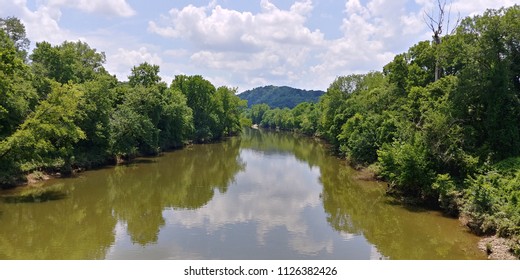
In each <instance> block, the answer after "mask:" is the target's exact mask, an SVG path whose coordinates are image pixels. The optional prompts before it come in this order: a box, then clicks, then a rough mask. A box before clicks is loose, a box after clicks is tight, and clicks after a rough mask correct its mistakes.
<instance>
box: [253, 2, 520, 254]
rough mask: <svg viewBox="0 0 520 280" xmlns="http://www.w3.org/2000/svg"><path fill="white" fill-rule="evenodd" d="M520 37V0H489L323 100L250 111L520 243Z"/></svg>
mask: <svg viewBox="0 0 520 280" xmlns="http://www.w3.org/2000/svg"><path fill="white" fill-rule="evenodd" d="M441 39H442V40H441ZM519 46H520V6H513V7H511V8H508V9H499V10H488V11H486V12H485V13H484V14H483V15H479V16H474V17H469V18H466V19H464V20H463V21H461V23H460V25H459V26H458V27H457V29H456V30H455V31H454V32H453V33H452V34H450V35H446V36H444V37H442V38H439V40H438V41H436V42H429V41H424V42H419V43H418V44H416V45H414V46H413V47H411V48H410V49H409V50H408V51H407V52H406V53H403V54H399V55H397V56H396V57H395V58H394V60H393V61H392V62H390V63H389V64H387V65H386V66H385V67H384V68H383V71H382V72H372V73H368V74H365V75H349V76H346V77H339V78H337V79H336V80H335V81H334V82H333V83H332V84H331V85H330V87H329V88H328V89H327V92H326V94H325V95H323V96H322V97H321V99H320V101H319V103H318V104H310V103H302V104H300V105H298V106H296V107H295V108H294V109H292V110H289V109H279V108H274V109H271V108H269V107H268V106H266V105H253V106H252V108H251V110H250V111H249V112H248V114H249V116H250V117H251V119H252V120H253V122H254V123H258V124H260V125H261V126H264V127H269V128H277V129H287V130H297V131H301V132H303V133H306V134H311V135H316V136H320V137H323V138H325V139H327V140H328V141H329V142H330V143H331V144H332V146H333V148H334V149H335V151H336V152H337V153H339V154H340V155H342V156H345V157H346V158H347V159H348V160H349V161H350V162H351V163H352V164H354V165H360V166H369V165H371V167H372V168H373V169H375V170H379V176H381V177H382V178H383V179H385V180H386V181H388V183H389V191H391V192H392V193H396V194H399V195H402V196H408V197H413V198H416V199H419V200H421V201H423V202H424V203H427V204H430V205H437V206H439V207H441V208H442V209H444V210H445V211H446V212H447V213H450V214H453V215H461V216H463V217H464V219H465V220H467V224H468V226H470V227H471V228H472V229H473V230H474V231H475V232H478V233H495V232H496V233H498V234H499V235H500V236H503V237H509V238H513V239H514V240H516V242H517V243H516V244H517V245H516V246H517V247H516V248H515V250H516V251H517V253H519V252H520V249H519V248H520V243H518V238H519V236H520V206H519V205H520V204H519V198H520V196H519V195H520V173H519V170H520V157H519V156H520V126H519V123H520V68H519V65H520V48H519ZM437 71H438V72H437Z"/></svg>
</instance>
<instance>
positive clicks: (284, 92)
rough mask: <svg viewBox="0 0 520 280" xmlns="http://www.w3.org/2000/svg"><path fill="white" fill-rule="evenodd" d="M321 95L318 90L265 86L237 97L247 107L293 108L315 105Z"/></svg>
mask: <svg viewBox="0 0 520 280" xmlns="http://www.w3.org/2000/svg"><path fill="white" fill-rule="evenodd" d="M323 94H324V92H323V91H319V90H302V89H296V88H291V87H277V86H265V87H258V88H255V89H251V90H247V91H244V92H242V93H241V94H239V95H238V96H239V97H240V98H241V99H243V100H247V103H248V104H249V107H251V106H253V105H256V104H263V103H265V104H267V105H269V107H271V108H286V107H287V108H294V107H296V105H298V104H300V103H302V102H310V103H316V102H318V100H319V99H320V97H321V96H322V95H323Z"/></svg>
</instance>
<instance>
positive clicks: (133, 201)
mask: <svg viewBox="0 0 520 280" xmlns="http://www.w3.org/2000/svg"><path fill="white" fill-rule="evenodd" d="M239 146H240V139H239V138H231V139H228V140H227V141H224V142H222V143H217V144H205V145H194V146H191V147H188V148H185V149H183V150H179V151H175V152H173V153H170V154H167V155H165V156H163V157H162V158H160V159H158V160H159V161H160V164H142V165H136V166H120V167H117V168H116V170H115V172H113V173H112V175H111V176H109V180H108V181H109V189H110V200H111V204H112V205H113V209H114V213H115V215H116V217H117V218H118V219H120V220H123V221H126V223H127V227H128V232H129V234H130V236H131V237H132V240H133V241H134V242H137V243H139V244H141V245H145V244H148V243H151V242H156V241H157V237H158V233H159V230H160V228H161V226H163V225H164V223H165V222H164V218H163V215H162V211H163V210H164V209H165V208H174V209H197V208H200V207H202V206H204V205H206V204H207V203H208V202H209V201H210V200H211V199H212V198H213V195H214V190H215V189H218V190H219V192H221V193H224V192H226V191H227V188H228V186H229V184H231V183H232V182H233V180H234V178H235V176H236V174H238V172H240V171H241V170H243V169H244V168H245V164H244V163H243V162H242V161H241V159H240V157H239Z"/></svg>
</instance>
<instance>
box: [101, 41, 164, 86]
mask: <svg viewBox="0 0 520 280" xmlns="http://www.w3.org/2000/svg"><path fill="white" fill-rule="evenodd" d="M143 62H148V63H150V64H156V65H159V66H160V65H161V64H163V60H162V59H161V57H160V56H159V55H158V54H157V53H153V52H151V51H149V50H148V49H147V48H146V47H140V48H139V49H137V50H132V49H125V48H118V49H117V52H116V53H114V54H107V66H106V68H107V70H108V71H109V72H110V73H112V74H115V75H117V77H118V78H119V79H122V80H126V78H127V76H128V75H129V73H130V70H131V69H132V67H134V66H138V65H139V64H141V63H143Z"/></svg>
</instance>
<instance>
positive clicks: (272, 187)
mask: <svg viewBox="0 0 520 280" xmlns="http://www.w3.org/2000/svg"><path fill="white" fill-rule="evenodd" d="M241 157H242V158H243V159H244V161H245V162H247V169H246V172H242V173H240V174H238V175H237V177H236V181H235V183H233V184H232V185H231V186H230V187H229V188H228V192H227V193H225V194H216V195H215V196H214V198H213V199H212V200H211V201H210V202H209V203H208V204H207V205H205V206H204V207H202V208H200V209H197V210H196V211H165V212H164V216H165V220H166V224H169V225H172V224H176V225H182V226H183V227H185V228H204V229H205V230H206V233H207V234H214V233H215V232H216V231H219V230H221V229H223V228H226V227H228V226H230V225H232V224H238V223H248V222H255V224H256V240H257V242H258V243H259V245H265V242H266V240H265V239H266V235H267V234H269V232H270V231H272V230H273V229H275V228H277V227H283V228H285V229H286V230H287V232H288V234H289V236H290V238H289V244H290V246H291V247H292V249H293V250H296V251H298V252H300V253H302V254H307V255H312V254H315V253H317V252H319V251H321V250H324V249H325V250H326V252H329V253H330V252H332V247H333V241H332V240H331V239H330V238H327V239H326V240H321V239H320V237H321V236H313V235H311V233H310V230H309V227H308V221H307V220H308V217H305V216H304V215H303V212H304V210H305V209H306V208H315V207H320V205H321V201H320V197H319V195H320V192H321V185H320V184H319V182H318V178H319V175H320V174H319V169H318V168H313V169H311V170H310V172H309V166H308V165H306V164H304V163H301V162H299V161H297V160H296V158H294V157H291V156H287V155H284V156H279V155H270V156H269V157H270V159H269V161H265V159H263V158H262V157H263V156H258V154H257V153H255V152H253V151H251V150H242V152H241ZM266 163H268V164H266Z"/></svg>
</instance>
